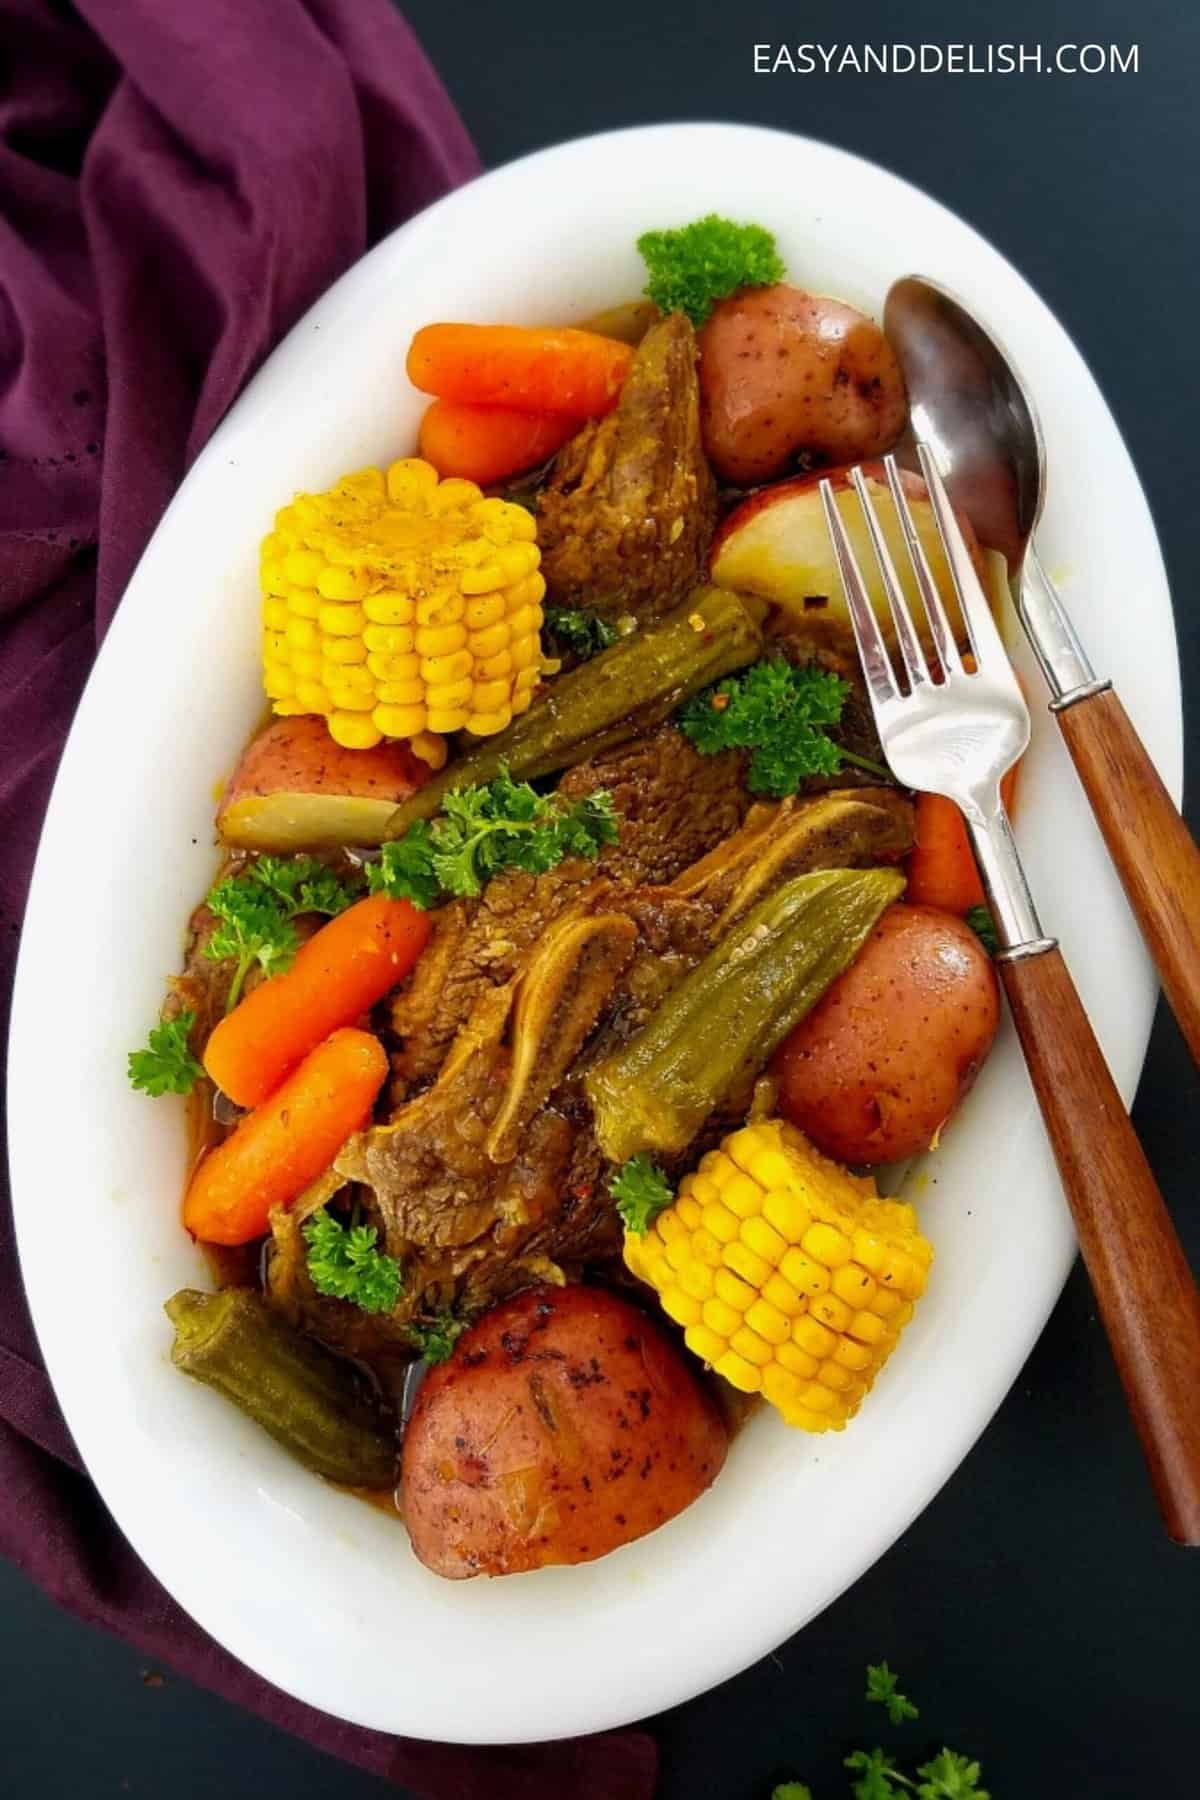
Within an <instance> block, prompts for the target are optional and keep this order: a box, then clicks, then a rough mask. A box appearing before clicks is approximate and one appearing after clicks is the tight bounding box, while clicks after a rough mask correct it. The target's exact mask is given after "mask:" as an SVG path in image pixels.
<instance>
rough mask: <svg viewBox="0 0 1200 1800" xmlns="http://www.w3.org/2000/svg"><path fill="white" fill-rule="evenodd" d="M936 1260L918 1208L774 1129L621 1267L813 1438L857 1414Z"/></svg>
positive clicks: (727, 1150) (750, 1142)
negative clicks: (881, 1191)
mask: <svg viewBox="0 0 1200 1800" xmlns="http://www.w3.org/2000/svg"><path fill="white" fill-rule="evenodd" d="M932 1257H933V1250H932V1248H931V1246H930V1245H929V1244H928V1243H927V1241H926V1240H925V1239H924V1238H923V1237H922V1236H921V1235H920V1233H919V1232H918V1230H917V1221H916V1214H915V1213H914V1212H913V1209H912V1207H911V1206H907V1205H904V1204H902V1203H900V1202H898V1201H894V1200H881V1199H880V1198H879V1197H878V1195H877V1194H876V1192H875V1186H874V1183H873V1182H872V1181H870V1180H869V1179H866V1178H862V1177H858V1176H854V1175H850V1174H848V1173H847V1171H846V1170H844V1169H842V1168H840V1167H839V1166H838V1165H837V1164H836V1163H833V1162H830V1161H828V1160H827V1158H825V1157H823V1156H821V1155H820V1154H819V1153H818V1152H817V1151H816V1150H814V1149H813V1147H812V1145H811V1144H810V1143H809V1142H808V1140H807V1139H806V1138H804V1137H803V1136H802V1135H801V1134H800V1132H798V1131H796V1130H795V1129H794V1127H792V1126H790V1125H787V1124H785V1123H784V1122H783V1121H782V1120H779V1119H764V1120H760V1121H759V1122H758V1123H756V1124H751V1125H746V1126H744V1127H743V1128H742V1129H741V1130H740V1131H735V1132H733V1133H732V1134H731V1135H730V1136H729V1137H727V1138H726V1139H725V1140H724V1142H723V1143H722V1145H721V1147H720V1149H718V1150H712V1151H710V1152H709V1153H708V1155H707V1156H705V1157H704V1158H703V1159H702V1160H701V1163H700V1166H699V1168H698V1169H696V1170H695V1172H694V1173H693V1174H691V1175H688V1176H686V1177H685V1178H684V1180H683V1182H682V1183H681V1185H680V1188H679V1193H678V1196H677V1198H676V1200H675V1202H674V1204H673V1205H671V1206H669V1207H668V1208H667V1209H666V1211H665V1212H662V1213H660V1214H659V1216H658V1218H657V1220H656V1221H655V1223H654V1224H653V1225H652V1226H651V1228H650V1230H649V1231H647V1232H646V1233H645V1234H644V1235H643V1236H636V1235H634V1234H632V1233H630V1232H626V1234H625V1261H626V1264H627V1265H628V1267H629V1268H630V1269H631V1270H632V1271H633V1273H634V1274H635V1275H638V1276H640V1277H641V1278H642V1280H643V1281H648V1282H649V1283H650V1284H651V1286H652V1287H654V1288H656V1289H657V1291H658V1297H659V1300H660V1302H661V1304H662V1306H663V1308H664V1310H665V1311H666V1312H667V1313H669V1314H670V1316H671V1318H673V1319H675V1320H676V1321H677V1322H678V1323H679V1324H680V1325H682V1326H683V1327H684V1339H685V1342H686V1343H687V1345H688V1348H689V1349H690V1350H692V1351H694V1352H695V1354H696V1355H697V1356H700V1357H703V1359H704V1361H705V1362H707V1363H711V1365H712V1366H713V1368H714V1369H716V1371H717V1372H718V1374H720V1375H723V1376H724V1377H725V1379H726V1380H727V1381H729V1382H731V1383H732V1384H733V1386H734V1387H736V1388H740V1389H742V1391H743V1392H745V1393H762V1394H763V1396H764V1397H765V1398H766V1399H767V1400H769V1401H770V1402H771V1404H772V1405H773V1406H775V1407H777V1408H778V1410H779V1411H780V1413H782V1415H783V1417H784V1419H785V1420H786V1421H787V1423H788V1424H789V1425H798V1426H801V1427H802V1428H803V1429H804V1430H805V1431H840V1430H841V1429H842V1427H843V1426H844V1425H845V1423H846V1421H847V1419H850V1418H852V1417H853V1416H854V1414H855V1413H856V1412H857V1411H858V1408H859V1405H860V1403H861V1401H862V1399H863V1396H864V1395H865V1394H866V1392H867V1390H868V1388H869V1387H870V1386H871V1383H872V1382H873V1381H874V1379H875V1377H876V1375H877V1374H878V1373H879V1371H880V1369H881V1368H882V1367H883V1364H884V1363H885V1362H886V1360H887V1358H888V1356H889V1355H890V1353H891V1351H892V1349H893V1348H894V1346H895V1343H896V1340H897V1338H898V1337H899V1335H900V1332H901V1331H902V1329H903V1328H904V1326H905V1325H906V1324H907V1322H908V1320H909V1319H910V1317H911V1316H912V1310H913V1303H914V1301H916V1300H917V1298H918V1297H919V1296H920V1294H921V1292H922V1291H923V1289H924V1287H925V1281H926V1277H927V1275H928V1272H929V1264H930V1262H931V1260H932Z"/></svg>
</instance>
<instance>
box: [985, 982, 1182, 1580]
mask: <svg viewBox="0 0 1200 1800" xmlns="http://www.w3.org/2000/svg"><path fill="white" fill-rule="evenodd" d="M999 968H1000V975H1001V978H1002V980H1003V982H1004V987H1005V990H1006V992H1007V994H1008V999H1009V1004H1010V1006H1011V1008H1012V1014H1013V1019H1014V1020H1015V1022H1016V1027H1017V1031H1018V1033H1019V1035H1020V1039H1021V1043H1022V1046H1023V1047H1024V1051H1025V1060H1026V1062H1027V1063H1028V1065H1029V1073H1030V1075H1031V1077H1032V1080H1033V1085H1034V1089H1035V1091H1036V1093H1037V1097H1038V1101H1039V1103H1040V1105H1041V1109H1042V1116H1043V1118H1044V1119H1045V1121H1046V1128H1047V1130H1048V1132H1049V1134H1050V1142H1051V1144H1052V1145H1053V1148H1054V1155H1055V1157H1056V1159H1057V1162H1058V1169H1059V1174H1060V1175H1061V1176H1062V1183H1063V1187H1064V1189H1065V1191H1066V1195H1067V1199H1068V1201H1069V1202H1070V1205H1071V1211H1072V1212H1073V1214H1074V1215H1075V1227H1076V1230H1077V1231H1078V1233H1079V1245H1080V1249H1081V1250H1082V1251H1083V1258H1084V1261H1085V1263H1086V1264H1087V1270H1088V1274H1089V1275H1090V1276H1091V1280H1092V1287H1093V1289H1094V1290H1095V1294H1096V1302H1097V1305H1098V1307H1099V1309H1100V1314H1101V1317H1102V1318H1103V1320H1104V1327H1105V1330H1106V1331H1107V1332H1108V1338H1109V1342H1110V1344H1111V1345H1112V1350H1113V1356H1114V1357H1115V1359H1116V1364H1117V1370H1118V1373H1119V1374H1120V1377H1121V1380H1122V1382H1123V1384H1124V1387H1125V1393H1126V1395H1127V1397H1128V1400H1129V1407H1130V1411H1131V1413H1132V1415H1133V1422H1134V1425H1135V1426H1136V1427H1137V1432H1138V1436H1139V1437H1140V1438H1141V1440H1142V1449H1143V1451H1144V1453H1145V1457H1146V1461H1147V1463H1148V1464H1149V1467H1150V1478H1151V1480H1152V1482H1153V1484H1154V1490H1155V1493H1156V1494H1157V1496H1158V1503H1159V1505H1160V1507H1161V1508H1162V1513H1163V1517H1164V1519H1165V1520H1166V1525H1167V1530H1168V1531H1169V1533H1170V1535H1171V1536H1172V1537H1173V1538H1174V1539H1175V1541H1176V1543H1180V1544H1193V1545H1200V1293H1198V1292H1197V1289H1196V1283H1195V1281H1194V1280H1193V1278H1192V1274H1191V1271H1190V1269H1189V1268H1188V1264H1187V1259H1186V1257H1185V1256H1184V1253H1183V1249H1182V1247H1181V1245H1180V1242H1179V1239H1178V1237H1177V1236H1176V1235H1175V1228H1174V1226H1173V1225H1172V1223H1171V1218H1170V1215H1169V1213H1168V1212H1167V1208H1166V1205H1165V1203H1164V1201H1163V1197H1162V1195H1161V1194H1160V1193H1159V1191H1158V1184H1157V1183H1156V1181H1155V1179H1154V1175H1153V1173H1152V1172H1151V1169H1150V1165H1149V1164H1148V1163H1147V1161H1146V1158H1145V1155H1144V1153H1143V1151H1142V1147H1141V1145H1140V1144H1139V1143H1138V1140H1137V1137H1136V1135H1135V1133H1134V1129H1133V1126H1132V1125H1131V1124H1130V1122H1129V1117H1128V1114H1127V1113H1126V1111H1125V1108H1124V1106H1123V1105H1122V1104H1121V1096H1120V1095H1119V1094H1118V1092H1117V1090H1116V1087H1115V1085H1114V1083H1113V1078H1112V1076H1111V1075H1110V1074H1109V1072H1108V1064H1107V1063H1106V1062H1105V1060H1104V1056H1103V1053H1102V1051H1101V1049H1100V1046H1099V1044H1098V1043H1097V1042H1096V1037H1095V1033H1094V1032H1093V1031H1092V1027H1091V1025H1090V1023H1089V1022H1088V1017H1087V1014H1086V1013H1085V1012H1084V1010H1083V1005H1082V1003H1081V1001H1080V999H1079V995H1078V994H1077V993H1076V991H1075V983H1074V982H1073V981H1072V979H1071V976H1070V972H1069V971H1068V969H1067V966H1066V964H1065V963H1064V961H1063V959H1062V955H1061V953H1060V952H1059V950H1058V949H1057V948H1053V949H1049V950H1046V951H1043V952H1042V953H1040V954H1038V955H1032V956H1026V957H1021V958H1018V959H1016V960H1014V961H1012V962H1006V961H1004V960H1003V959H1002V960H1001V961H1000V964H999Z"/></svg>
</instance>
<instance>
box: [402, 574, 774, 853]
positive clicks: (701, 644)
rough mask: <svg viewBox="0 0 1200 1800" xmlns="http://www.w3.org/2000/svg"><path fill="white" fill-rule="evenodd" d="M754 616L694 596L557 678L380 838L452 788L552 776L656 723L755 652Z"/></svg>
mask: <svg viewBox="0 0 1200 1800" xmlns="http://www.w3.org/2000/svg"><path fill="white" fill-rule="evenodd" d="M753 609H754V602H753V601H746V600H744V599H743V598H742V597H741V596H740V595H738V594H734V593H731V592H730V591H729V590H728V589H727V588H716V587H701V588H697V589H696V591H695V592H694V593H693V594H691V595H690V596H689V597H688V599H687V600H685V601H684V603H683V605H682V606H677V607H676V608H675V609H674V611H673V612H669V613H667V614H665V615H664V617H663V618H661V619H656V620H655V621H654V622H653V623H651V624H648V625H644V626H642V627H641V629H640V630H638V631H636V632H633V633H631V634H630V636H629V637H627V638H622V639H621V641H620V642H619V643H616V644H614V645H613V646H612V648H611V649H610V650H603V651H601V653H600V655H599V656H594V657H592V659H591V661H590V662H586V663H582V664H581V665H580V666H579V668H577V669H572V670H570V671H569V673H568V674H566V675H559V676H557V677H556V678H555V680H553V681H552V682H550V683H549V684H548V685H547V687H546V690H545V692H544V693H543V694H542V695H541V696H540V697H539V698H538V699H537V700H535V701H534V703H533V705H532V706H531V707H530V709H529V711H528V712H527V713H522V714H521V716H520V717H519V718H516V719H514V720H513V722H512V724H511V725H509V726H508V727H507V728H506V729H505V730H504V731H500V732H497V733H496V735H495V737H490V738H485V739H483V740H481V741H480V742H479V743H478V744H477V745H475V747H474V748H473V749H470V750H468V751H467V753H466V754H465V755H464V756H460V757H457V758H456V759H455V760H454V762H453V763H451V765H450V767H449V768H448V769H446V771H445V772H444V773H443V774H441V775H435V776H434V778H433V780H432V781H427V782H426V783H425V785H424V787H421V788H418V789H417V791H416V793H415V794H412V795H411V796H410V797H409V798H408V799H407V800H406V801H405V802H404V804H403V805H402V806H400V807H398V808H397V809H396V811H395V812H394V813H393V814H392V817H391V818H390V820H389V821H388V824H387V829H386V833H385V835H386V836H387V837H389V838H396V837H401V836H403V834H404V832H406V831H407V830H408V827H409V826H410V825H412V824H414V823H415V822H416V821H417V820H418V819H431V818H432V817H433V815H434V814H435V813H436V812H438V811H440V809H441V805H442V802H443V800H444V799H445V796H446V794H447V793H448V792H450V791H451V790H452V789H454V788H460V787H472V786H475V785H480V786H482V785H483V784H484V783H485V782H488V781H491V780H493V779H494V777H495V776H496V775H498V774H499V772H500V770H501V769H502V768H506V769H507V770H508V772H509V774H510V775H511V776H512V777H513V779H514V780H517V781H528V780H530V779H532V777H534V776H536V775H550V774H553V773H555V772H556V771H557V770H559V769H569V768H572V767H573V766H574V764H576V763H580V762H583V761H584V759H585V758H587V757H589V756H598V755H600V754H601V753H602V752H603V751H606V750H611V749H612V748H613V747H614V745H616V744H623V743H625V742H626V740H627V739H629V738H632V737H636V736H638V735H639V734H640V733H641V732H643V731H645V730H647V729H648V728H649V727H650V726H652V725H657V724H659V723H660V721H661V720H663V719H665V718H667V717H668V715H669V714H670V713H672V712H674V710H675V708H676V707H677V706H679V705H681V704H682V702H683V701H684V700H686V699H688V698H689V696H690V695H692V694H695V693H698V692H699V690H700V689H701V688H702V687H707V686H708V685H709V683H710V682H713V681H718V680H720V678H721V676H722V675H728V674H730V673H731V671H732V670H734V669H741V668H745V666H746V664H747V663H752V662H753V661H754V660H755V658H756V657H758V656H759V655H760V654H761V652H762V647H763V637H762V631H761V629H760V627H759V624H758V620H757V617H756V616H755V612H754V610H753Z"/></svg>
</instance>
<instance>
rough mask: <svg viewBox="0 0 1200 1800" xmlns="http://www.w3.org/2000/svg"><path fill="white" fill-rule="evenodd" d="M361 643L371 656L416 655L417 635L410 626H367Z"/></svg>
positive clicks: (414, 629)
mask: <svg viewBox="0 0 1200 1800" xmlns="http://www.w3.org/2000/svg"><path fill="white" fill-rule="evenodd" d="M362 641H363V643H364V644H365V646H366V648H367V650H368V651H369V653H370V654H371V655H372V656H415V655H416V650H417V633H416V628H415V627H414V626H412V625H368V626H367V628H366V630H365V631H364V632H363V634H362ZM414 667H415V665H414Z"/></svg>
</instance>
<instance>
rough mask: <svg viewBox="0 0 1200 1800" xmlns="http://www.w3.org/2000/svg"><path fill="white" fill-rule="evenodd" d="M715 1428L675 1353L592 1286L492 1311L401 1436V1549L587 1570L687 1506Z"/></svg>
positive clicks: (434, 1382) (724, 1444)
mask: <svg viewBox="0 0 1200 1800" xmlns="http://www.w3.org/2000/svg"><path fill="white" fill-rule="evenodd" d="M727 1449H728V1432H727V1430H726V1426H725V1424H724V1422H723V1420H722V1418H721V1416H720V1413H719V1412H718V1410H717V1407H716V1404H715V1402H714V1401H713V1400H712V1398H711V1397H710V1396H709V1395H708V1394H707V1393H706V1392H705V1390H704V1388H703V1387H702V1386H701V1384H700V1382H699V1381H698V1379H697V1377H696V1375H695V1374H694V1373H693V1371H692V1369H691V1368H690V1367H689V1366H688V1363H687V1360H686V1358H685V1357H684V1355H683V1354H682V1352H681V1351H679V1350H677V1349H676V1348H675V1346H674V1345H673V1344H672V1343H671V1341H670V1340H669V1339H668V1338H667V1336H666V1335H665V1334H664V1333H663V1332H662V1331H661V1330H660V1329H659V1327H658V1326H657V1325H655V1324H654V1323H653V1322H652V1321H651V1320H649V1319H648V1318H647V1317H646V1316H645V1314H644V1313H642V1312H640V1311H639V1310H638V1309H637V1307H635V1306H631V1305H630V1304H629V1302H628V1301H627V1300H622V1299H619V1298H618V1296H617V1295H616V1294H612V1293H609V1292H607V1291H606V1290H605V1289H603V1288H596V1287H582V1286H579V1285H573V1286H570V1287H565V1288H554V1287H538V1288H531V1289H528V1290H526V1292H524V1293H522V1294H518V1295H517V1296H516V1297H515V1298H514V1299H512V1300H507V1301H504V1302H502V1303H501V1304H500V1305H499V1306H494V1307H493V1308H492V1309H491V1310H490V1311H489V1312H487V1313H485V1314H484V1315H483V1317H482V1318H481V1319H480V1320H479V1321H478V1322H477V1323H476V1324H475V1325H474V1326H472V1328H471V1330H470V1331H468V1332H466V1333H465V1334H464V1336H463V1337H462V1338H461V1339H460V1340H459V1343H458V1345H457V1347H456V1349H455V1351H454V1354H453V1356H452V1357H451V1358H450V1360H449V1361H448V1362H445V1363H442V1364H441V1365H440V1366H439V1367H437V1368H435V1369H432V1370H431V1371H430V1373H429V1374H428V1375H427V1376H426V1378H425V1382H424V1385H423V1386H422V1388H421V1391H420V1394H419V1396H418V1399H417V1404H416V1407H415V1408H414V1410H413V1415H412V1418H411V1420H410V1421H409V1424H408V1428H407V1430H406V1431H405V1434H404V1453H403V1462H402V1467H401V1494H402V1500H403V1509H404V1518H405V1522H406V1524H407V1526H408V1530H409V1536H410V1537H411V1539H412V1545H413V1549H414V1550H415V1552H416V1554H417V1556H418V1557H419V1558H420V1560H421V1561H422V1562H423V1563H424V1564H425V1566H426V1567H427V1568H429V1569H432V1570H433V1571H434V1573H435V1574H437V1575H445V1576H448V1577H450V1578H451V1579H459V1578H462V1577H465V1576H469V1575H513V1574H518V1573H520V1572H522V1571H524V1570H527V1569H540V1568H544V1567H546V1566H547V1565H548V1564H551V1563H578V1562H591V1561H592V1560H593V1559H594V1558H595V1557H597V1556H605V1555H607V1553H608V1552H609V1551H610V1550H615V1549H616V1548H617V1547H618V1545H620V1544H628V1543H631V1542H632V1541H633V1539H634V1538H639V1537H644V1536H645V1534H646V1533H647V1532H648V1531H654V1530H655V1529H656V1527H657V1526H659V1525H663V1524H665V1523H666V1521H667V1520H668V1519H673V1518H674V1517H675V1515H676V1514H677V1513H680V1512H682V1511H683V1509H684V1508H685V1507H686V1506H690V1505H691V1503H692V1501H693V1500H695V1499H696V1498H697V1497H698V1496H699V1495H700V1494H702V1493H703V1492H704V1490H705V1488H706V1487H708V1486H709V1484H710V1482H711V1481H712V1480H713V1478H714V1477H715V1476H716V1475H717V1473H718V1471H719V1470H720V1468H721V1465H722V1464H723V1463H724V1461H725V1455H726V1451H727Z"/></svg>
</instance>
